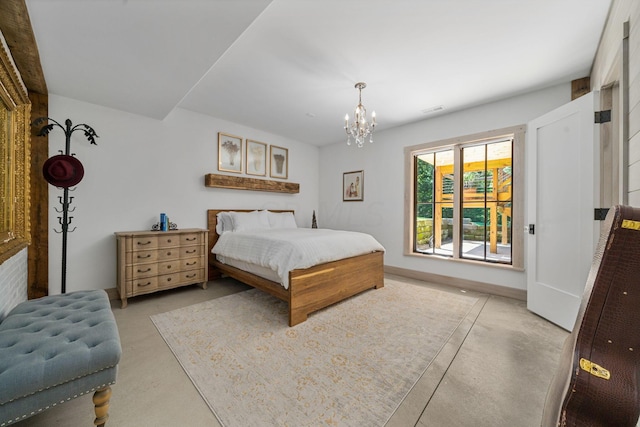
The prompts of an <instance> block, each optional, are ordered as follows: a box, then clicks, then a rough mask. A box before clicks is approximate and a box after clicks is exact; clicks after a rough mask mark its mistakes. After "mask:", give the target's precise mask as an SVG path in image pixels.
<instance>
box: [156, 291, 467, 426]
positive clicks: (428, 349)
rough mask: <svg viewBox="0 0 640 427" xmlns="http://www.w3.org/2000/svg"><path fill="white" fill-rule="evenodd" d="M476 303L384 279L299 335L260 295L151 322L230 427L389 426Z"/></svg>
mask: <svg viewBox="0 0 640 427" xmlns="http://www.w3.org/2000/svg"><path fill="white" fill-rule="evenodd" d="M476 301H477V298H475V297H471V296H467V295H463V294H457V293H452V292H445V291H440V290H435V289H431V288H428V287H425V286H419V285H413V284H408V283H403V282H400V281H394V280H389V279H387V280H385V286H384V287H383V288H381V289H372V290H369V291H366V292H364V293H362V294H360V295H357V296H355V297H352V298H350V299H348V300H346V301H343V302H341V303H338V304H335V305H333V306H331V307H328V308H326V309H323V310H321V311H319V312H316V313H314V314H311V315H310V316H309V318H308V320H307V321H306V322H304V323H301V324H299V325H296V326H294V327H289V326H288V325H287V306H286V304H285V303H284V302H282V301H280V300H278V299H276V298H274V297H272V296H270V295H268V294H267V293H265V292H262V291H258V290H255V289H252V290H248V291H244V292H240V293H237V294H233V295H229V296H226V297H222V298H218V299H214V300H210V301H207V302H203V303H199V304H195V305H192V306H189V307H185V308H181V309H178V310H174V311H170V312H168V313H162V314H157V315H153V316H151V319H152V321H153V322H154V324H155V325H156V328H157V329H158V331H159V332H160V334H161V335H162V337H163V338H164V340H165V341H166V343H167V344H168V346H169V347H170V348H171V350H172V351H173V353H174V354H175V356H176V358H177V359H178V361H179V362H180V364H181V365H182V367H183V369H184V370H185V372H186V373H187V375H188V376H189V377H190V378H191V380H192V381H193V383H194V385H195V386H196V388H197V389H198V391H199V392H200V394H201V395H202V397H203V398H204V400H205V401H206V402H207V404H208V405H209V407H210V408H211V410H212V411H213V413H214V414H215V415H216V417H217V418H218V420H219V421H220V423H221V424H222V425H223V426H228V427H236V426H238V427H245V426H292V427H293V426H295V427H300V426H358V427H360V426H383V425H384V424H385V423H386V422H387V420H388V419H389V418H390V417H391V415H392V414H393V412H394V411H395V410H396V409H397V408H398V406H399V405H400V403H401V402H402V400H403V399H404V398H405V397H406V396H407V394H408V393H409V391H410V390H411V388H412V387H413V386H414V384H415V383H416V382H417V381H418V380H419V379H420V376H421V375H422V373H423V372H424V371H425V369H426V368H427V367H428V366H429V364H430V363H431V361H432V360H433V359H434V357H435V356H436V355H437V354H438V351H439V350H440V349H441V348H442V346H443V345H444V344H445V343H446V342H447V340H448V338H449V337H450V335H451V334H452V333H453V332H454V331H455V329H456V327H457V326H458V324H459V323H460V322H461V321H462V320H463V319H464V317H465V316H466V314H467V313H468V312H469V311H470V310H471V308H472V307H473V305H474V304H475V302H476Z"/></svg>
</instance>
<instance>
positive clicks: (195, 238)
mask: <svg viewBox="0 0 640 427" xmlns="http://www.w3.org/2000/svg"><path fill="white" fill-rule="evenodd" d="M201 238H202V233H185V234H181V235H180V245H182V246H187V245H197V244H199V243H202V240H201Z"/></svg>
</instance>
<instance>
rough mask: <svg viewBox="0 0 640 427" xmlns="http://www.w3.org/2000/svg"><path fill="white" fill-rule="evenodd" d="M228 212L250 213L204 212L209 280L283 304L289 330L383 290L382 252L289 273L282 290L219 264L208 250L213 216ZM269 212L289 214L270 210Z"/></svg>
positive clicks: (212, 238)
mask: <svg viewBox="0 0 640 427" xmlns="http://www.w3.org/2000/svg"><path fill="white" fill-rule="evenodd" d="M231 210H233V211H235V212H251V210H243V209H222V210H214V209H210V210H208V211H207V228H208V229H209V245H208V250H209V280H215V279H216V278H219V277H221V275H222V274H226V275H227V276H230V277H233V278H234V279H237V280H239V281H241V282H243V283H246V284H247V285H250V286H253V287H254V288H258V289H261V290H263V291H265V292H268V293H269V294H271V295H273V296H275V297H277V298H280V299H281V300H283V301H286V302H287V303H288V304H289V326H294V325H297V324H298V323H302V322H304V321H305V320H307V316H308V315H309V313H313V312H314V311H317V310H320V309H322V308H325V307H328V306H329V305H331V304H335V303H336V302H339V301H342V300H344V299H347V298H349V297H351V296H353V295H356V294H358V293H360V292H362V291H365V290H367V289H371V288H376V289H377V288H381V287H383V286H384V267H383V266H384V263H383V260H384V252H372V253H368V254H365V255H360V256H355V257H351V258H345V259H342V260H339V261H332V262H328V263H324V264H319V265H316V266H313V267H310V268H305V269H298V270H292V271H290V272H289V289H285V288H284V287H283V286H282V285H281V284H280V283H276V282H272V281H271V280H267V279H264V278H262V277H259V276H256V275H255V274H252V273H248V272H246V271H243V270H240V269H238V268H235V267H232V266H229V265H226V264H222V263H220V262H218V261H217V260H216V259H215V255H214V254H212V253H211V249H212V248H213V245H215V243H216V242H217V241H218V233H216V224H217V214H218V213H219V212H227V211H231ZM272 212H293V211H290V210H272Z"/></svg>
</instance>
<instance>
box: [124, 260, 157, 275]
mask: <svg viewBox="0 0 640 427" xmlns="http://www.w3.org/2000/svg"><path fill="white" fill-rule="evenodd" d="M128 269H129V274H128V277H130V278H131V279H139V278H141V277H151V276H156V275H158V264H157V263H155V262H152V263H149V264H136V265H131V266H129V267H128Z"/></svg>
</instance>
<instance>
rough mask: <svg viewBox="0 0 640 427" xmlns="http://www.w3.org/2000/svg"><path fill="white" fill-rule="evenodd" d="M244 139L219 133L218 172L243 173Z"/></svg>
mask: <svg viewBox="0 0 640 427" xmlns="http://www.w3.org/2000/svg"><path fill="white" fill-rule="evenodd" d="M242 159H243V156H242V138H241V137H239V136H235V135H229V134H228V133H223V132H218V170H219V171H225V172H236V173H242Z"/></svg>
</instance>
